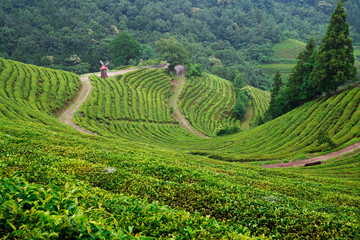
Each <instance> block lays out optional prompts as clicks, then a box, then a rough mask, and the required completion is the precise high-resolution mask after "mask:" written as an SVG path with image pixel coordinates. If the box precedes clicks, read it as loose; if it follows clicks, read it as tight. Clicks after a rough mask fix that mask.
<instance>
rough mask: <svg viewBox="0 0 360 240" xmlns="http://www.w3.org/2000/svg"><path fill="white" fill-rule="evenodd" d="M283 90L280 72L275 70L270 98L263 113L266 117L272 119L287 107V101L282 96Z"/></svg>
mask: <svg viewBox="0 0 360 240" xmlns="http://www.w3.org/2000/svg"><path fill="white" fill-rule="evenodd" d="M283 90H284V83H283V80H282V77H281V74H280V71H279V70H278V71H276V74H275V76H274V78H273V84H272V88H271V91H270V93H271V100H270V105H269V108H268V110H267V112H266V114H265V117H266V118H267V119H273V118H276V117H278V116H280V115H281V114H283V112H284V111H285V110H284V109H287V106H288V103H287V102H286V99H285V98H284V96H285V94H283V92H284V91H283Z"/></svg>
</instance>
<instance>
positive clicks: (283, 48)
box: [259, 39, 306, 80]
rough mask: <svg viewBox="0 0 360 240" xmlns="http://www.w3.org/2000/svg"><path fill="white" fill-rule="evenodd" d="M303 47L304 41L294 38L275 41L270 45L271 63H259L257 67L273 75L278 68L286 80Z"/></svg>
mask: <svg viewBox="0 0 360 240" xmlns="http://www.w3.org/2000/svg"><path fill="white" fill-rule="evenodd" d="M305 47H306V44H305V43H303V42H300V41H298V40H295V39H287V40H285V41H282V42H280V43H277V44H275V45H274V46H273V47H272V51H273V52H274V54H273V56H272V58H271V59H272V63H270V64H262V65H259V67H260V68H261V69H263V70H264V72H265V73H266V74H268V75H270V76H274V75H275V73H276V71H277V70H279V71H280V73H281V75H282V76H283V80H286V79H287V78H288V77H289V74H290V73H291V71H292V69H293V68H294V67H295V65H296V62H297V60H296V58H297V57H298V56H299V53H300V52H301V51H303V50H304V49H305Z"/></svg>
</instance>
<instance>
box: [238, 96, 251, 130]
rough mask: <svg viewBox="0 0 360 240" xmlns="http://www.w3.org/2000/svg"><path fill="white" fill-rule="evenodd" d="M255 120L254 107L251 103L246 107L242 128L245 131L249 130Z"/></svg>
mask: <svg viewBox="0 0 360 240" xmlns="http://www.w3.org/2000/svg"><path fill="white" fill-rule="evenodd" d="M253 118H254V106H253V103H252V102H251V103H250V104H249V105H248V106H247V107H246V115H245V117H244V119H243V121H242V122H241V128H242V129H245V130H249V129H250V122H251V120H253Z"/></svg>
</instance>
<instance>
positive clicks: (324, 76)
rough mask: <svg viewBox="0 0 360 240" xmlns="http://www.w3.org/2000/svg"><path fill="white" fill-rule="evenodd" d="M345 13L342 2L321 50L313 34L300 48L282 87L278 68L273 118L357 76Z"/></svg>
mask: <svg viewBox="0 0 360 240" xmlns="http://www.w3.org/2000/svg"><path fill="white" fill-rule="evenodd" d="M346 16H347V14H346V13H345V10H344V7H343V5H342V3H341V2H340V3H339V4H338V5H337V8H336V9H335V11H334V12H333V14H332V16H331V20H330V23H329V26H328V30H327V32H326V34H325V36H324V38H323V42H322V45H321V46H320V49H319V51H318V50H317V48H316V43H315V41H314V39H312V38H311V39H310V41H309V42H308V44H307V45H306V48H305V50H303V51H302V52H300V54H299V56H298V62H297V64H296V66H295V67H294V69H293V70H292V73H291V74H290V77H289V79H288V81H287V82H286V84H285V86H283V87H281V81H279V78H280V76H279V72H277V73H276V75H275V77H274V86H273V90H272V100H271V104H270V108H269V112H268V115H269V116H270V118H275V117H278V116H280V115H282V114H284V113H286V112H288V111H290V110H292V109H294V108H296V107H298V106H300V105H302V104H304V103H305V102H308V101H311V100H313V99H316V97H319V96H320V95H321V94H322V93H327V94H330V93H331V92H334V91H335V90H337V89H338V87H339V86H341V85H343V84H345V83H349V82H352V81H354V80H355V79H356V72H357V69H356V67H355V66H354V63H355V58H354V49H353V46H352V39H350V38H349V24H348V23H347V22H346Z"/></svg>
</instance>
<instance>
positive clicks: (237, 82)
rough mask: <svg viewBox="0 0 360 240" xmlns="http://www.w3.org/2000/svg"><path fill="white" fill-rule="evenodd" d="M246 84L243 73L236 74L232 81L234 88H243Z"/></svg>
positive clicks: (245, 77) (246, 80)
mask: <svg viewBox="0 0 360 240" xmlns="http://www.w3.org/2000/svg"><path fill="white" fill-rule="evenodd" d="M247 82H248V79H247V76H246V74H245V73H238V74H236V76H235V79H234V87H235V88H243V87H245V86H246V84H247Z"/></svg>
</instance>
